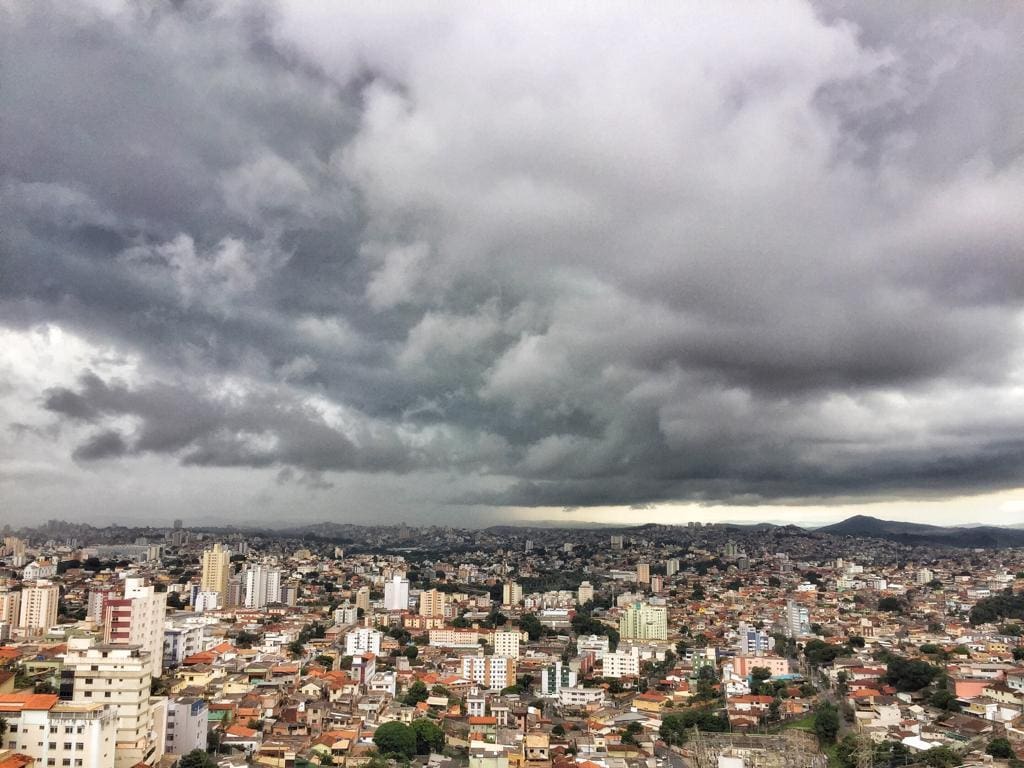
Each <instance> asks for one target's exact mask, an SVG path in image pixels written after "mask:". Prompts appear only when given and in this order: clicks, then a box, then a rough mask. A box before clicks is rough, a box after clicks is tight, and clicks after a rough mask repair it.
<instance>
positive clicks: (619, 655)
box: [601, 646, 640, 678]
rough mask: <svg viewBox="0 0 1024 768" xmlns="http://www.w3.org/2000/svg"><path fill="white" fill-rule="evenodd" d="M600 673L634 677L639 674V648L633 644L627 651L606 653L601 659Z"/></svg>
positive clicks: (614, 676) (610, 675) (611, 675)
mask: <svg viewBox="0 0 1024 768" xmlns="http://www.w3.org/2000/svg"><path fill="white" fill-rule="evenodd" d="M601 670H602V671H601V674H602V675H603V676H604V677H613V678H620V677H636V676H638V675H639V674H640V649H639V648H638V647H636V646H633V647H632V648H631V649H630V650H629V651H615V652H614V653H606V654H605V655H604V658H603V659H602V660H601Z"/></svg>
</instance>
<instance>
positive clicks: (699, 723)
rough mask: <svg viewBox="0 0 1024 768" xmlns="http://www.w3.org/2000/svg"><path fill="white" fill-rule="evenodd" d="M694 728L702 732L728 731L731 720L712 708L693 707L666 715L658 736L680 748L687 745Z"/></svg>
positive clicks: (662, 720)
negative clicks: (681, 745)
mask: <svg viewBox="0 0 1024 768" xmlns="http://www.w3.org/2000/svg"><path fill="white" fill-rule="evenodd" d="M694 727H696V728H697V730H700V731H719V732H721V731H727V730H729V718H728V717H726V715H725V714H724V713H721V712H714V711H712V710H711V709H710V708H703V707H691V708H689V709H684V710H682V711H680V712H673V713H672V714H670V715H665V716H664V717H663V718H662V719H661V728H659V729H658V735H659V736H661V738H662V740H664V742H665V743H666V744H671V745H676V746H678V745H680V744H684V743H686V739H687V737H688V736H689V732H690V731H692V730H693V729H694Z"/></svg>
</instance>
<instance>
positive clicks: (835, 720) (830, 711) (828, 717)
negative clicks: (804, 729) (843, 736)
mask: <svg viewBox="0 0 1024 768" xmlns="http://www.w3.org/2000/svg"><path fill="white" fill-rule="evenodd" d="M838 733H839V710H837V709H836V708H835V706H834V705H832V704H829V703H826V704H822V705H821V706H820V707H818V708H817V709H816V710H815V712H814V734H815V735H816V736H817V737H818V741H820V742H821V743H822V744H834V743H835V740H836V735H837V734H838Z"/></svg>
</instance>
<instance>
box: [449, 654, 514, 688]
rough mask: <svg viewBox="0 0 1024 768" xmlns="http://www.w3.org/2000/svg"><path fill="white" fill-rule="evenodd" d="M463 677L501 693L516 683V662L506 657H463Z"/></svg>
mask: <svg viewBox="0 0 1024 768" xmlns="http://www.w3.org/2000/svg"><path fill="white" fill-rule="evenodd" d="M462 676H463V677H465V678H466V679H468V680H472V681H473V682H474V683H476V684H477V685H480V686H483V687H484V688H488V689H490V690H495V691H500V690H502V689H504V688H508V687H509V686H511V685H515V683H516V661H515V659H510V658H507V657H505V656H484V655H482V654H481V655H477V656H463V657H462Z"/></svg>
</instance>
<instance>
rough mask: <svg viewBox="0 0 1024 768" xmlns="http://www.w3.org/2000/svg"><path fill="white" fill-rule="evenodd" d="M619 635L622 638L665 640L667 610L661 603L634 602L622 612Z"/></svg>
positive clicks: (666, 637)
mask: <svg viewBox="0 0 1024 768" xmlns="http://www.w3.org/2000/svg"><path fill="white" fill-rule="evenodd" d="M619 635H620V636H621V637H622V639H623V640H667V639H668V610H667V609H666V608H665V606H663V605H651V604H650V603H644V602H639V601H637V602H634V603H633V604H632V605H630V606H627V607H626V610H625V611H623V612H622V618H620V619H619Z"/></svg>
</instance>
